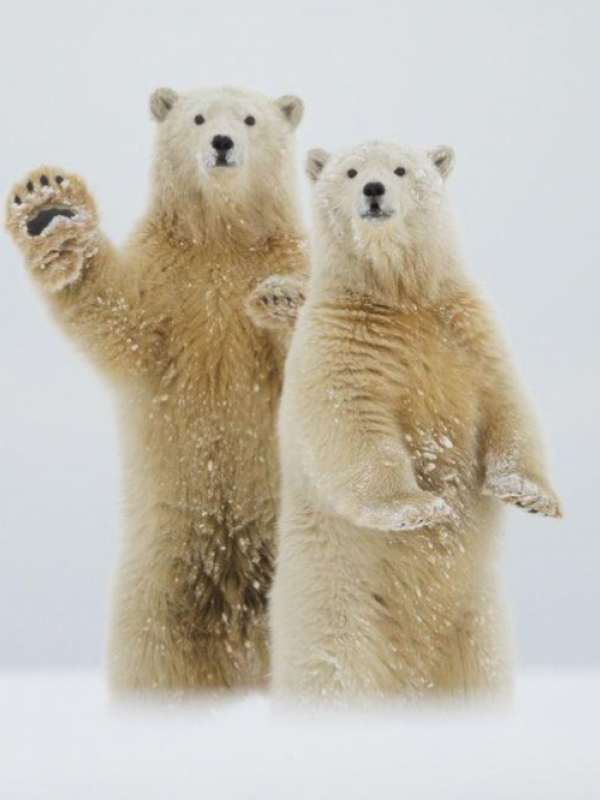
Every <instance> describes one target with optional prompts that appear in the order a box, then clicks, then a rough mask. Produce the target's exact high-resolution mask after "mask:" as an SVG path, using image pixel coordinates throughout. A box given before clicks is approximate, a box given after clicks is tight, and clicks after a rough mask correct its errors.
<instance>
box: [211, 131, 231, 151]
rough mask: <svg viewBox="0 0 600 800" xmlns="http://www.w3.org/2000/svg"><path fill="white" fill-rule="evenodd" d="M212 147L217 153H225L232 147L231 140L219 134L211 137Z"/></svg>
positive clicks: (229, 137)
mask: <svg viewBox="0 0 600 800" xmlns="http://www.w3.org/2000/svg"><path fill="white" fill-rule="evenodd" d="M212 146H213V147H214V148H215V150H217V151H218V152H219V153H226V152H227V151H228V150H231V148H232V147H233V139H232V138H231V136H221V134H220V133H218V134H217V135H216V136H213V140H212Z"/></svg>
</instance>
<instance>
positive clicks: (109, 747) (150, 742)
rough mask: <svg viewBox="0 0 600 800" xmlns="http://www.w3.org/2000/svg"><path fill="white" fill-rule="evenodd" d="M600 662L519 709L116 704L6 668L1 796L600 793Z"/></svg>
mask: <svg viewBox="0 0 600 800" xmlns="http://www.w3.org/2000/svg"><path fill="white" fill-rule="evenodd" d="M599 712H600V671H589V672H584V671H581V672H576V671H562V672H559V671H555V672H549V671H548V672H532V671H529V672H525V673H522V674H521V676H520V677H519V680H518V682H517V687H516V693H515V698H514V701H513V703H512V707H511V708H502V709H500V708H489V707H488V708H487V709H482V708H479V709H473V708H470V709H465V708H463V709H462V710H457V709H454V710H450V709H445V710H441V709H436V710H433V709H431V708H429V709H425V710H423V709H421V710H420V711H417V710H415V709H413V710H407V709H404V710H402V709H398V708H396V709H390V710H388V711H387V712H385V713H375V712H372V713H368V714H366V713H352V714H344V715H339V714H338V715H337V716H331V715H329V716H327V717H323V716H319V717H312V718H307V717H299V716H298V715H293V716H292V715H291V714H290V712H289V711H286V712H281V711H280V710H277V709H274V708H273V705H272V703H271V702H270V701H269V700H268V699H267V698H265V697H262V696H251V697H246V698H240V699H237V700H233V701H229V702H227V703H225V704H222V705H219V706H214V705H213V706H209V705H204V704H194V705H193V706H186V707H182V706H181V705H171V706H166V707H163V708H160V709H158V708H148V707H145V706H144V707H139V706H138V707H128V708H123V707H115V706H114V705H112V704H111V703H110V702H109V700H108V695H107V691H106V688H105V686H104V683H103V679H102V677H101V676H100V675H99V674H97V673H93V672H91V673H90V672H73V673H66V672H57V673H42V672H40V673H34V672H31V673H0V798H2V800H49V799H51V800H82V799H83V798H85V800H121V798H127V800H137V799H138V798H139V800H179V799H180V798H186V800H188V798H202V800H234V799H235V800H254V799H255V798H256V800H258V799H259V798H260V800H297V798H303V800H304V799H306V800H387V799H388V798H391V799H393V800H396V798H397V799H398V800H438V798H443V799H444V800H507V799H509V798H510V799H511V800H512V798H515V799H516V800H536V799H537V798H544V800H553V799H554V798H556V800H598V798H600V735H599V734H600V723H599Z"/></svg>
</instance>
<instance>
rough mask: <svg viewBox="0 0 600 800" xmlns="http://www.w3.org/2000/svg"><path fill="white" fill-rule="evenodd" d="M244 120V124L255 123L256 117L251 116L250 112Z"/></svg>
mask: <svg viewBox="0 0 600 800" xmlns="http://www.w3.org/2000/svg"><path fill="white" fill-rule="evenodd" d="M244 122H245V123H246V125H256V118H255V117H253V116H252V114H250V115H249V116H247V117H246V119H245V120H244Z"/></svg>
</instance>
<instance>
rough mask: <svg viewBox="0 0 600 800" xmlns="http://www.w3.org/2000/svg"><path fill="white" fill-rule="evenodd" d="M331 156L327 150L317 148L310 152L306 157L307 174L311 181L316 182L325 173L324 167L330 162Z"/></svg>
mask: <svg viewBox="0 0 600 800" xmlns="http://www.w3.org/2000/svg"><path fill="white" fill-rule="evenodd" d="M329 158H330V154H329V153H328V152H327V150H321V148H320V147H315V148H313V149H312V150H309V151H308V154H307V156H306V166H305V170H306V174H307V175H308V177H309V178H310V179H311V181H316V180H318V178H319V175H320V174H321V173H322V172H323V167H324V166H325V164H326V163H327V162H328V161H329Z"/></svg>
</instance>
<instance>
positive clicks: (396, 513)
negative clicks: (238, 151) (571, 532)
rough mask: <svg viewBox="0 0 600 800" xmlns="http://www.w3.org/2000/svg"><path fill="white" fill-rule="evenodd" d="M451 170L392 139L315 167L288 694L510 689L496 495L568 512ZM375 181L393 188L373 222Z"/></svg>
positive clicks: (296, 382)
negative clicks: (475, 262) (497, 318)
mask: <svg viewBox="0 0 600 800" xmlns="http://www.w3.org/2000/svg"><path fill="white" fill-rule="evenodd" d="M453 158H454V157H453V153H452V151H451V150H450V149H449V148H443V147H442V148H436V149H435V150H432V151H426V150H419V149H416V148H404V147H400V146H398V145H395V144H387V143H372V144H368V145H364V146H361V147H358V148H355V149H352V150H350V151H347V152H343V153H340V154H338V155H335V156H333V157H329V156H328V155H327V154H326V153H324V152H323V151H313V152H311V154H310V155H309V161H308V173H309V175H310V176H311V178H312V179H313V181H315V188H314V217H315V232H314V254H313V263H312V266H311V276H310V281H309V286H308V299H307V302H306V305H305V306H304V307H303V308H302V310H301V311H300V314H299V317H298V322H297V325H296V329H295V331H294V334H293V336H292V343H291V349H290V353H289V356H288V361H287V364H286V370H285V382H284V391H283V398H282V405H281V413H280V442H281V460H282V469H283V485H282V510H281V517H280V525H279V527H280V542H279V549H278V558H277V568H276V577H275V583H274V587H273V592H272V637H273V675H274V686H275V689H276V690H277V692H279V693H280V694H288V695H293V694H296V695H307V696H312V697H315V696H319V697H322V696H326V697H338V696H360V695H362V696H365V695H367V696H373V695H385V694H388V693H403V694H409V695H413V694H414V695H420V694H422V693H435V692H448V693H456V694H462V693H466V692H472V691H475V690H481V691H485V690H497V689H499V688H500V687H503V686H505V685H506V683H507V678H508V674H509V669H508V665H509V658H508V657H507V656H508V649H509V648H508V645H507V639H506V637H505V633H504V621H503V615H502V611H501V603H500V601H499V597H498V590H497V586H496V576H495V540H496V529H497V522H498V511H499V502H498V500H497V499H496V498H494V497H491V496H489V495H496V497H499V498H501V499H503V500H506V501H508V502H511V503H515V504H517V505H523V506H524V507H526V508H527V509H528V510H530V511H539V512H540V513H543V514H547V515H550V516H558V515H559V514H560V509H559V505H558V501H557V499H556V496H555V495H554V493H553V491H552V489H551V488H550V486H549V484H548V482H547V480H546V477H545V474H546V471H545V466H544V460H543V456H542V447H541V443H540V438H539V434H538V432H537V425H536V423H535V420H534V418H533V416H532V414H531V411H530V410H529V408H528V404H527V403H526V401H525V400H524V398H523V395H522V392H521V390H520V388H519V386H518V382H517V380H516V378H515V376H514V374H513V370H512V367H511V364H510V359H509V357H508V356H507V354H506V352H505V349H504V347H503V345H502V342H501V338H500V337H499V335H498V333H497V331H496V326H495V324H494V322H493V319H492V316H491V314H490V312H489V310H488V308H487V306H486V304H485V303H484V302H483V301H482V299H481V298H480V296H479V293H478V291H477V290H476V289H475V288H474V287H473V285H472V284H471V282H470V280H469V279H468V278H467V277H466V276H465V274H464V273H463V269H462V264H461V258H460V254H459V251H458V246H457V238H456V235H455V232H454V227H453V224H452V220H451V215H450V211H449V208H448V202H447V197H446V188H445V178H446V176H447V175H448V174H449V172H450V170H451V167H452V163H453ZM398 168H401V169H400V170H399V172H400V174H397V173H396V170H398ZM402 169H403V170H404V173H402ZM354 173H356V174H354ZM368 182H371V183H377V182H379V183H382V184H383V185H384V187H385V194H383V195H380V196H379V209H378V211H376V212H375V213H376V214H377V216H373V215H372V216H369V213H373V212H370V202H371V201H370V199H369V197H367V196H366V195H365V194H364V192H363V187H364V186H365V184H366V183H368Z"/></svg>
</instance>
